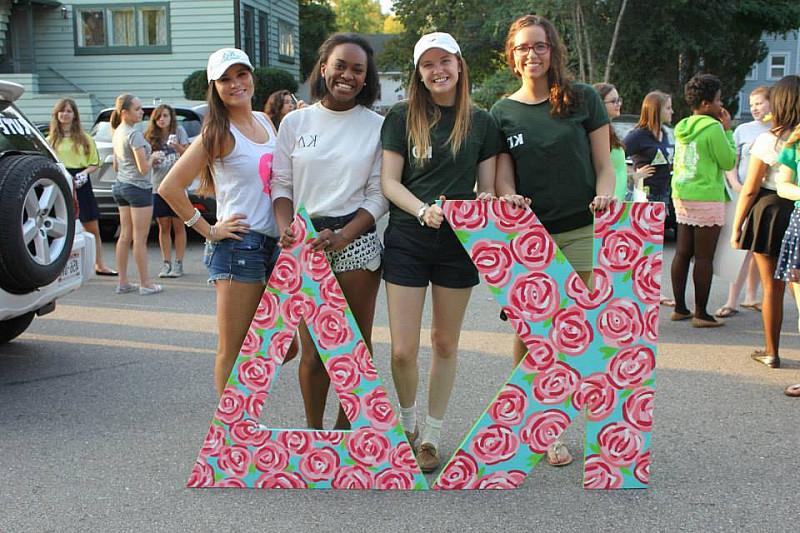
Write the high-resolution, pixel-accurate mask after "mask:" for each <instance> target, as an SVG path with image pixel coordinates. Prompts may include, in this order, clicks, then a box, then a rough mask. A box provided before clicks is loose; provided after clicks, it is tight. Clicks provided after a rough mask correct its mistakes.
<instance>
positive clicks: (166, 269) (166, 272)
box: [158, 261, 172, 278]
mask: <svg viewBox="0 0 800 533" xmlns="http://www.w3.org/2000/svg"><path fill="white" fill-rule="evenodd" d="M171 271H172V267H171V266H170V264H169V261H164V264H163V265H161V270H159V271H158V277H159V278H168V277H170V272H171Z"/></svg>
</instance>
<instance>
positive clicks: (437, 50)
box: [381, 32, 502, 472]
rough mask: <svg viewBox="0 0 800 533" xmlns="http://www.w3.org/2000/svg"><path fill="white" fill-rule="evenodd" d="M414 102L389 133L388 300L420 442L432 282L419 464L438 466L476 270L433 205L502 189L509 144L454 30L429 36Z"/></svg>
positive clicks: (403, 411) (408, 419)
mask: <svg viewBox="0 0 800 533" xmlns="http://www.w3.org/2000/svg"><path fill="white" fill-rule="evenodd" d="M414 64H415V66H416V68H415V70H414V73H413V74H412V77H411V80H410V84H409V96H408V101H406V102H400V103H398V104H397V105H395V106H394V107H393V108H392V109H391V111H389V113H388V114H387V116H386V119H385V121H384V123H383V127H382V129H381V143H382V145H383V166H382V170H381V186H382V188H383V193H384V195H385V196H386V198H387V199H388V200H389V202H391V205H390V207H389V225H388V227H387V229H386V233H385V234H384V245H385V247H386V253H385V255H384V270H383V279H384V280H385V281H386V299H387V302H388V304H389V329H390V332H391V338H392V377H393V378H394V384H395V387H396V389H397V397H398V399H399V400H400V421H401V422H402V424H403V427H404V428H405V429H406V434H407V436H408V439H409V441H410V442H411V444H412V446H413V445H414V441H415V440H416V438H417V436H418V433H417V420H416V397H417V385H418V383H419V374H418V367H417V356H418V352H419V330H420V327H421V321H422V311H423V307H424V305H425V293H426V291H427V288H428V285H431V296H432V300H433V313H432V314H433V317H432V325H431V347H432V350H431V351H432V361H431V369H430V379H429V392H428V416H427V418H426V421H425V425H424V427H423V431H422V435H421V436H420V439H419V440H420V446H419V449H418V453H417V461H418V462H419V465H420V468H421V469H422V471H423V472H431V471H433V470H435V469H436V468H438V466H439V464H440V462H441V459H440V454H439V435H440V433H441V427H442V420H443V419H444V414H445V411H446V409H447V403H448V401H449V399H450V392H451V390H452V387H453V380H454V378H455V373H456V352H457V351H458V339H459V336H460V333H461V324H462V322H463V319H464V312H465V311H466V307H467V302H468V301H469V297H470V293H471V291H472V287H474V286H475V285H477V284H478V272H477V270H476V268H475V265H473V263H472V260H471V259H470V258H469V256H468V255H467V253H466V251H465V250H464V248H463V247H462V246H461V243H459V241H458V239H457V238H456V236H455V233H454V232H453V230H452V228H451V227H450V226H449V224H448V223H447V221H446V220H444V218H443V216H442V209H441V208H440V207H439V206H438V205H437V204H435V203H434V202H435V201H436V200H438V199H440V198H441V197H446V198H447V199H453V200H472V199H475V184H476V180H477V185H478V193H479V198H481V197H484V196H489V197H491V195H492V194H493V192H494V174H495V156H496V155H497V153H498V152H500V150H502V140H501V138H500V134H499V132H498V130H497V127H496V126H495V124H494V121H493V120H492V118H491V117H490V116H489V114H488V113H487V112H485V111H482V110H479V109H477V108H476V107H475V106H473V105H472V102H471V99H470V96H469V74H468V71H467V63H466V61H464V59H463V58H462V57H461V50H460V48H459V46H458V43H457V42H456V41H455V39H453V37H451V36H450V35H449V34H447V33H439V32H437V33H431V34H428V35H424V36H423V37H422V38H421V39H420V40H419V41H418V42H417V44H416V46H415V47H414Z"/></svg>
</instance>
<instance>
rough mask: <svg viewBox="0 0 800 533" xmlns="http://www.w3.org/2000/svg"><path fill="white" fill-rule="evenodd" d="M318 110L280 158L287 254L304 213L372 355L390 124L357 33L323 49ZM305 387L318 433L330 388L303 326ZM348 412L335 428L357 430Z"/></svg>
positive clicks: (295, 124) (294, 118)
mask: <svg viewBox="0 0 800 533" xmlns="http://www.w3.org/2000/svg"><path fill="white" fill-rule="evenodd" d="M309 84H310V86H311V96H312V98H313V99H314V100H316V101H317V102H316V103H315V104H314V105H312V106H309V107H305V108H303V109H299V110H297V111H294V112H292V113H289V114H288V115H286V117H285V118H284V119H283V121H282V122H281V127H280V132H279V134H278V145H277V149H276V151H275V161H274V167H273V174H272V181H271V184H270V186H271V189H272V200H273V205H274V208H275V217H276V219H277V223H278V227H279V229H280V243H281V246H291V245H292V244H293V243H294V238H295V236H294V234H293V233H292V229H291V222H292V219H293V217H294V214H295V212H296V210H297V208H299V207H300V206H303V207H304V208H305V209H306V211H307V212H308V214H309V216H310V217H311V220H312V222H313V224H314V227H315V228H316V230H317V231H318V234H317V238H316V239H315V240H313V241H312V242H311V246H313V248H314V249H315V250H323V251H325V255H326V256H327V258H328V261H329V262H330V264H331V269H332V270H333V273H334V274H335V275H336V278H337V280H338V281H339V284H340V285H341V287H342V291H343V292H344V295H345V297H346V298H347V303H348V305H349V306H350V309H351V310H352V312H353V315H354V317H355V320H356V323H357V324H358V327H359V329H360V330H361V334H362V335H363V337H364V341H365V343H366V344H367V347H368V348H369V350H370V352H371V351H372V324H373V319H374V316H375V299H376V297H377V294H378V288H379V286H380V276H381V255H382V252H383V249H382V245H381V243H380V240H379V239H378V235H377V232H376V230H375V222H376V221H377V220H378V219H379V218H380V217H382V216H383V215H384V214H385V213H386V211H387V210H388V207H389V206H388V202H387V201H386V199H385V198H384V197H383V194H382V193H381V185H380V169H381V144H380V131H381V125H382V123H383V117H381V116H380V115H378V114H377V113H375V112H373V111H371V110H370V109H369V107H370V106H371V105H372V103H373V102H374V101H375V99H376V98H377V96H378V91H379V84H378V69H377V67H376V65H375V61H374V57H373V51H372V47H371V46H370V45H369V43H367V42H366V40H364V39H363V38H362V37H359V36H358V35H355V34H342V33H340V34H335V35H332V36H331V37H329V38H328V39H327V40H326V41H325V42H324V43H323V44H322V46H321V47H320V49H319V59H318V60H317V64H316V65H315V67H314V70H313V71H312V74H311V77H310V79H309ZM300 338H301V340H302V357H301V360H300V370H299V374H300V376H299V377H300V389H301V391H302V393H303V401H304V404H305V411H306V419H307V423H308V426H309V427H310V428H319V429H321V428H322V418H323V415H324V412H325V403H326V399H327V395H328V389H329V387H330V379H329V378H328V373H327V372H326V370H325V367H324V366H323V364H322V361H321V360H320V357H319V353H318V352H317V350H316V348H315V347H314V343H313V341H312V340H311V337H310V335H309V332H308V329H307V328H306V327H305V326H304V325H302V326H301V328H300ZM349 428H350V422H349V420H348V419H347V416H346V414H345V413H344V411H343V410H342V409H341V408H340V409H339V414H338V417H337V420H336V424H335V429H349Z"/></svg>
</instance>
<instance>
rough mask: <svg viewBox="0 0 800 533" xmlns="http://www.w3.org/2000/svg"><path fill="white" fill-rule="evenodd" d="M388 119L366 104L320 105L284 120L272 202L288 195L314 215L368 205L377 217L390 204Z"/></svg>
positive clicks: (340, 212)
mask: <svg viewBox="0 0 800 533" xmlns="http://www.w3.org/2000/svg"><path fill="white" fill-rule="evenodd" d="M382 124H383V117H382V116H380V115H379V114H377V113H375V112H374V111H370V110H369V109H367V108H366V107H364V106H361V105H357V106H355V107H354V108H353V109H349V110H347V111H331V110H330V109H327V108H326V107H324V106H323V105H322V104H320V103H316V104H314V105H312V106H309V107H304V108H302V109H298V110H297V111H292V112H291V113H289V114H288V115H286V116H285V117H284V118H283V120H282V121H281V125H280V129H279V131H278V145H277V147H276V149H275V160H274V162H273V167H272V181H271V183H270V186H271V189H272V200H273V201H274V200H276V199H277V198H288V199H289V200H292V202H293V203H294V208H295V210H297V209H298V208H299V207H301V206H303V207H305V209H306V211H307V212H308V214H309V216H311V217H312V218H314V217H324V216H342V215H346V214H349V213H352V212H353V211H356V210H357V209H358V208H363V209H366V210H367V211H368V212H369V213H370V214H372V216H373V218H374V219H375V220H376V221H377V220H378V219H379V218H380V217H382V216H383V215H384V214H386V211H387V210H388V209H389V202H388V201H387V200H386V198H384V196H383V193H381V159H382V155H381V153H382V152H381V125H382Z"/></svg>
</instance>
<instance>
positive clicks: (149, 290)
mask: <svg viewBox="0 0 800 533" xmlns="http://www.w3.org/2000/svg"><path fill="white" fill-rule="evenodd" d="M163 290H164V287H162V286H161V285H158V284H155V283H154V284H153V286H152V287H144V286H142V287H139V295H140V296H149V295H151V294H158V293H159V292H162V291H163Z"/></svg>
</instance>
